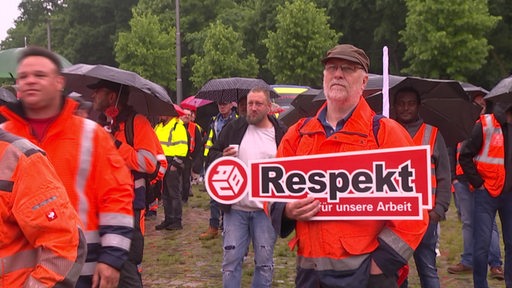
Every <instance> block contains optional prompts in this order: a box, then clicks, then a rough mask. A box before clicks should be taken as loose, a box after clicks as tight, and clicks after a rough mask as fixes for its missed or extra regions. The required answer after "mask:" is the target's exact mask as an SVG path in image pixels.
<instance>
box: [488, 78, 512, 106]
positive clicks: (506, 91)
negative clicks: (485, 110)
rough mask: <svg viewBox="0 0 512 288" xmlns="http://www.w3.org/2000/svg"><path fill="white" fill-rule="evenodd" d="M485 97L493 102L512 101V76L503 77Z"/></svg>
mask: <svg viewBox="0 0 512 288" xmlns="http://www.w3.org/2000/svg"><path fill="white" fill-rule="evenodd" d="M484 99H485V100H490V101H492V102H507V103H512V76H509V77H507V78H504V79H502V80H501V81H500V82H499V83H498V84H496V86H494V88H492V89H491V91H490V92H489V94H487V96H485V97H484Z"/></svg>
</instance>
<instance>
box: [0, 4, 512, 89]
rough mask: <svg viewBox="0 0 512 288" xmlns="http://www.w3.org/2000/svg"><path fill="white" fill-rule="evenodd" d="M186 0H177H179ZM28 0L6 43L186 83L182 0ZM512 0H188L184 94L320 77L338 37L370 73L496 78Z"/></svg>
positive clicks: (314, 82)
mask: <svg viewBox="0 0 512 288" xmlns="http://www.w3.org/2000/svg"><path fill="white" fill-rule="evenodd" d="M175 1H176V0H175ZM175 1H171V0H169V1H161V0H23V1H22V2H21V4H20V5H19V9H20V12H21V15H20V17H19V18H18V19H17V20H16V22H15V26H14V27H13V28H12V29H10V30H9V32H8V37H7V38H6V39H3V41H2V42H1V43H0V46H1V48H2V49H6V48H12V47H22V46H24V45H25V43H27V44H29V45H39V46H43V47H46V46H47V45H48V43H47V39H48V37H47V25H48V24H49V25H50V28H51V29H50V31H51V37H50V39H51V43H50V44H51V48H52V50H54V51H55V52H57V53H59V54H61V55H63V56H64V57H66V58H67V59H68V60H70V61H71V62H72V63H87V64H105V65H111V66H115V67H120V68H123V69H129V70H133V71H135V72H137V73H139V74H141V75H142V76H144V77H146V78H149V79H150V80H152V81H154V82H157V83H159V84H161V85H163V86H166V87H167V88H169V89H170V90H174V89H175V85H176V84H175V82H176V67H175V66H176V55H175V53H176V50H175V49H176V48H175V43H176V42H175V41H176V28H175V27H176V11H175V7H176V5H175V4H176V2H175ZM511 34H512V5H510V4H509V3H508V2H507V1H506V0H454V1H425V0H289V1H285V0H244V1H242V0H187V1H181V3H180V36H181V40H182V41H181V55H182V79H183V91H184V93H183V94H184V95H192V94H194V93H195V92H197V90H198V89H199V88H200V87H201V86H202V85H203V84H204V83H205V82H206V81H207V80H209V79H212V78H220V77H229V76H247V77H259V78H262V79H264V80H266V81H267V82H268V83H271V84H274V83H276V84H277V83H279V84H299V85H310V86H313V87H319V86H320V85H321V72H320V71H321V65H320V63H319V61H320V59H321V58H322V56H323V54H324V53H325V51H326V50H327V49H328V48H329V47H330V46H332V45H333V44H334V43H336V42H337V43H351V44H354V45H356V46H358V47H361V48H363V49H364V50H365V51H366V52H367V54H368V55H369V56H370V59H371V67H370V72H372V73H378V74H379V73H382V64H381V63H382V47H383V46H384V45H385V46H388V49H389V57H390V60H389V63H390V73H392V74H397V75H407V74H409V75H414V76H422V77H430V78H441V79H456V80H463V81H468V82H471V83H472V84H475V85H477V86H482V87H484V88H486V89H490V88H492V86H494V85H495V84H496V83H497V82H498V81H499V80H500V79H501V78H503V77H506V76H508V75H509V74H510V71H511V70H512V69H511V68H512V51H511V50H510V47H511V46H512V43H511V42H512V37H511V36H512V35H511Z"/></svg>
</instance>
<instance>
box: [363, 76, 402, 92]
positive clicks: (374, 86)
mask: <svg viewBox="0 0 512 288" xmlns="http://www.w3.org/2000/svg"><path fill="white" fill-rule="evenodd" d="M405 78H406V77H405V76H397V75H389V87H390V88H391V87H393V86H395V85H396V84H398V83H400V82H401V81H402V80H404V79H405ZM383 81H384V77H383V76H382V75H379V74H368V83H367V84H366V87H365V88H364V91H363V96H364V97H368V96H370V95H373V94H375V93H379V92H381V91H382V85H383V84H382V83H383Z"/></svg>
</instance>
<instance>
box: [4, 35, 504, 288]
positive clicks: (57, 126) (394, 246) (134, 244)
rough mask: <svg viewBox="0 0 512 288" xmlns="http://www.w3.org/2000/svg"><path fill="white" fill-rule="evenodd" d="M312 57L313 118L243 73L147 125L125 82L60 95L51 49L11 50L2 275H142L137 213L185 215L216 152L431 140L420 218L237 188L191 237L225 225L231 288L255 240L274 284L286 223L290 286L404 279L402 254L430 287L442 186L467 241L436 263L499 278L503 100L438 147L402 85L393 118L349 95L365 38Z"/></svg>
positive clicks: (177, 226)
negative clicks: (221, 93)
mask: <svg viewBox="0 0 512 288" xmlns="http://www.w3.org/2000/svg"><path fill="white" fill-rule="evenodd" d="M321 64H322V65H323V68H324V69H323V92H324V94H325V97H326V103H325V104H324V105H323V106H322V107H321V108H320V109H319V110H318V112H317V113H316V115H315V116H313V117H308V118H303V119H301V120H299V121H298V122H297V123H295V124H293V125H292V126H291V127H285V126H284V125H283V124H282V123H281V121H280V120H279V119H278V117H276V115H274V114H273V113H272V101H271V98H270V91H269V90H268V89H266V88H264V87H253V89H251V90H250V92H249V93H248V94H247V95H245V96H243V97H240V98H239V99H237V100H238V101H237V103H236V109H234V107H233V106H234V103H232V102H229V101H220V100H219V101H218V103H217V107H218V111H219V113H218V114H217V115H216V116H214V117H213V118H212V119H211V121H210V124H209V125H208V126H207V127H201V126H199V125H198V124H197V123H195V117H196V116H197V115H196V112H197V111H195V110H194V109H191V108H190V107H188V108H184V109H178V110H177V111H178V112H179V115H178V116H162V115H157V116H159V117H158V121H157V123H151V122H150V121H149V120H148V118H147V117H145V116H144V115H141V114H139V113H137V112H136V111H135V109H134V107H131V106H130V105H128V99H129V95H130V87H129V86H127V85H123V84H120V83H116V82H112V81H108V80H105V79H100V80H99V81H98V82H96V83H94V84H91V85H89V86H88V88H89V89H90V90H91V94H92V99H93V102H92V103H90V102H87V101H84V100H82V99H80V98H75V99H74V100H73V99H72V97H68V96H65V95H63V93H62V92H63V90H64V87H65V85H66V84H65V78H64V76H63V75H62V73H61V72H62V67H61V65H60V62H59V60H58V58H57V57H56V56H55V54H53V53H52V52H50V51H48V50H46V49H43V48H39V47H29V48H26V49H25V50H24V52H23V53H22V55H21V57H20V59H19V60H18V69H17V79H16V80H17V93H18V99H19V101H17V102H15V103H9V104H7V105H4V106H2V107H1V108H0V114H1V116H2V117H4V118H5V122H4V123H3V124H1V130H0V155H2V157H1V160H0V163H2V165H1V167H0V168H1V169H0V170H1V171H2V173H0V176H1V177H2V179H0V196H1V197H0V203H1V204H2V205H0V209H1V210H0V215H1V218H0V221H1V222H0V223H1V225H0V231H3V233H2V235H5V237H6V238H4V239H2V241H0V259H2V263H3V266H4V267H6V269H3V270H2V272H1V274H0V283H1V284H2V285H3V284H5V285H6V287H21V286H27V287H54V286H55V287H143V283H142V277H141V274H140V273H141V272H140V265H141V263H142V259H143V253H144V234H145V227H146V224H145V219H146V218H158V219H162V221H161V222H160V223H159V224H158V225H156V226H155V227H154V229H156V230H171V231H177V232H176V233H179V230H182V229H184V227H183V219H182V215H183V212H182V210H183V205H185V203H187V202H188V199H189V197H190V196H191V195H192V189H191V183H197V182H198V181H199V179H202V177H201V176H202V175H203V174H204V172H205V170H207V169H208V167H209V165H210V164H211V163H212V162H213V161H215V160H216V159H218V158H220V157H228V156H231V157H237V158H239V159H240V160H241V161H243V162H244V163H249V161H251V160H260V159H271V158H276V157H277V158H279V157H290V156H308V155H317V154H325V153H335V152H348V151H350V152H357V151H363V150H373V149H383V148H398V147H407V146H415V145H428V146H430V150H429V151H430V153H431V155H430V161H431V163H430V164H431V165H430V169H431V175H432V178H431V179H430V180H431V186H432V189H431V191H430V193H432V199H433V205H432V209H430V210H428V211H427V210H425V211H423V217H422V219H417V220H375V219H373V220H323V221H317V220H312V217H314V216H315V215H316V214H317V213H318V212H319V211H320V207H321V203H320V201H319V200H318V199H316V198H313V197H311V196H308V197H306V198H304V199H301V200H295V201H292V202H278V201H275V202H272V201H270V202H263V201H255V200H251V199H249V197H248V196H245V197H244V198H243V199H241V200H239V201H238V202H236V203H233V204H231V205H226V204H222V203H218V202H216V201H215V200H214V199H213V198H212V199H210V205H209V207H210V220H209V223H205V226H207V229H206V231H205V232H204V233H202V234H201V235H198V237H199V239H200V240H203V241H208V240H210V239H214V238H217V237H221V235H222V242H223V244H222V245H223V262H222V280H223V286H224V287H241V279H242V263H243V261H244V258H245V257H246V256H247V252H248V250H249V246H250V243H251V242H252V244H253V247H257V249H254V263H255V265H254V271H253V274H252V275H253V279H252V287H271V286H272V278H273V271H274V262H273V259H274V246H275V243H276V240H277V238H278V237H283V238H284V237H287V236H288V235H290V234H291V233H292V232H295V237H294V238H293V239H292V241H291V242H290V246H291V247H292V248H294V249H295V250H296V253H297V264H296V265H297V266H296V280H295V285H296V287H372V288H378V287H386V288H388V287H407V286H408V281H407V271H408V269H407V267H408V263H409V262H410V261H412V259H414V261H415V263H416V269H417V273H418V275H419V278H420V282H421V286H422V287H440V281H439V277H438V273H437V268H436V245H437V244H438V239H439V231H440V230H439V222H440V221H443V220H445V219H446V212H447V210H448V208H449V206H450V201H451V199H452V194H453V195H454V197H453V199H454V200H455V207H457V212H458V215H459V216H460V219H461V221H462V224H463V225H462V235H463V251H464V252H463V254H462V255H461V260H460V263H456V264H454V265H453V266H450V267H449V268H448V272H449V273H453V274H458V273H473V282H474V287H478V288H480V287H488V283H487V276H488V271H489V273H490V276H491V277H493V278H496V279H501V280H505V285H506V286H507V287H512V262H511V261H512V258H511V256H512V255H511V253H512V226H511V221H512V215H511V213H512V212H511V209H510V207H512V206H511V205H512V176H511V174H510V173H507V171H509V170H510V167H512V153H511V151H510V148H509V145H510V144H509V143H510V141H511V140H512V139H511V137H512V132H511V127H512V124H511V123H512V105H511V104H507V103H495V105H493V110H492V111H486V109H485V107H486V102H485V101H484V100H483V95H479V96H477V97H475V98H474V99H472V100H473V101H474V102H475V103H476V104H478V105H480V106H482V114H481V116H480V119H479V120H478V121H477V123H476V124H475V125H474V128H473V132H472V134H471V136H470V137H469V138H468V139H467V140H465V141H464V142H461V143H459V145H458V146H457V147H447V144H446V143H445V141H444V138H443V136H442V135H441V133H440V132H439V129H438V128H437V127H435V126H432V125H429V124H427V123H425V122H424V121H423V119H422V118H421V116H420V114H419V110H420V106H421V105H422V104H421V95H420V94H419V92H418V91H417V90H416V89H415V88H414V87H404V88H402V89H400V90H398V91H397V92H396V93H395V94H394V97H393V98H392V99H393V103H391V105H392V106H393V109H394V111H395V115H396V116H395V117H394V118H395V119H389V118H386V117H382V116H379V115H376V113H375V112H374V111H373V110H372V109H371V108H370V106H369V105H368V103H367V102H366V101H365V99H364V97H363V96H362V95H363V91H364V89H365V86H366V84H367V82H368V71H369V68H370V60H369V58H368V57H367V55H366V53H365V52H364V51H363V50H361V49H359V48H357V47H355V46H352V45H348V44H339V45H336V46H335V47H333V48H332V49H330V50H329V51H327V53H326V54H325V57H324V58H323V59H322V61H321ZM91 111H95V112H96V113H98V114H99V115H100V117H98V118H97V119H95V120H96V122H97V123H95V122H94V121H92V120H90V119H87V118H88V117H89V118H91V117H90V116H89V115H90V112H91ZM11 133H12V134H11ZM21 137H23V138H21ZM235 147H236V148H235ZM507 168H508V169H507ZM452 189H453V190H454V193H452ZM159 203H161V204H162V205H163V212H164V215H163V216H162V215H157V211H158V204H159ZM497 213H498V215H499V216H500V219H501V224H502V227H501V230H502V237H503V241H504V244H505V261H504V263H505V269H503V268H502V260H501V252H500V247H499V229H498V227H497V225H496V219H495V217H496V214H497ZM149 229H153V227H151V228H149ZM488 267H489V270H488ZM5 285H4V286H5ZM0 286H1V285H0Z"/></svg>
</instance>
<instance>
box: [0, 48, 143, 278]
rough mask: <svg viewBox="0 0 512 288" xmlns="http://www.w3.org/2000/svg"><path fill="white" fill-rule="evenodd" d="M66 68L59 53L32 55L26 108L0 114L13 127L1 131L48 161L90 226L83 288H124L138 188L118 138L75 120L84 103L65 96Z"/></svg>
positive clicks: (26, 55)
mask: <svg viewBox="0 0 512 288" xmlns="http://www.w3.org/2000/svg"><path fill="white" fill-rule="evenodd" d="M61 68H62V67H61V66H60V62H59V59H58V58H57V57H56V56H55V54H54V53H52V52H50V51H48V50H46V49H44V48H40V47H28V48H25V50H24V51H23V52H22V54H21V56H20V58H19V62H18V69H17V79H16V82H17V86H18V92H19V99H20V101H19V102H17V103H14V104H13V105H8V106H3V107H1V108H0V113H2V114H3V115H4V116H5V118H6V119H7V120H8V121H7V122H5V123H3V124H2V125H3V127H4V129H5V130H7V131H9V132H11V133H14V134H16V135H19V136H22V137H24V138H27V139H28V140H30V141H31V142H32V143H34V144H36V145H37V146H39V147H41V148H42V149H43V150H44V151H45V152H46V153H47V155H48V159H49V160H50V162H51V163H52V165H53V166H54V167H55V170H56V172H57V175H58V176H59V178H60V179H61V181H62V182H63V183H64V187H66V191H67V194H68V197H69V199H70V201H71V203H72V205H73V207H74V208H75V210H76V212H77V213H78V216H79V217H80V220H81V221H82V223H83V226H84V230H85V232H84V233H85V238H86V240H87V258H86V259H87V260H86V263H85V264H84V266H83V268H82V270H81V271H80V277H79V279H78V282H77V287H96V286H98V287H117V285H118V282H119V275H120V272H119V271H120V269H121V267H122V266H123V264H124V262H125V261H126V260H127V259H128V250H129V248H130V243H131V238H132V235H133V208H132V201H133V182H132V179H131V176H130V171H129V170H128V168H126V164H125V162H124V160H123V158H121V156H120V155H119V152H118V151H117V149H116V147H115V146H114V143H113V140H112V137H111V136H110V135H109V134H108V133H107V132H106V131H105V130H104V129H103V128H102V127H100V126H99V125H98V124H96V123H95V122H93V121H91V120H88V119H85V118H82V117H80V116H76V115H75V114H74V113H75V111H76V107H77V105H78V103H77V102H75V101H73V100H71V99H68V98H67V97H66V96H64V95H62V91H63V89H64V84H65V79H64V77H63V76H62V74H61Z"/></svg>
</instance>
